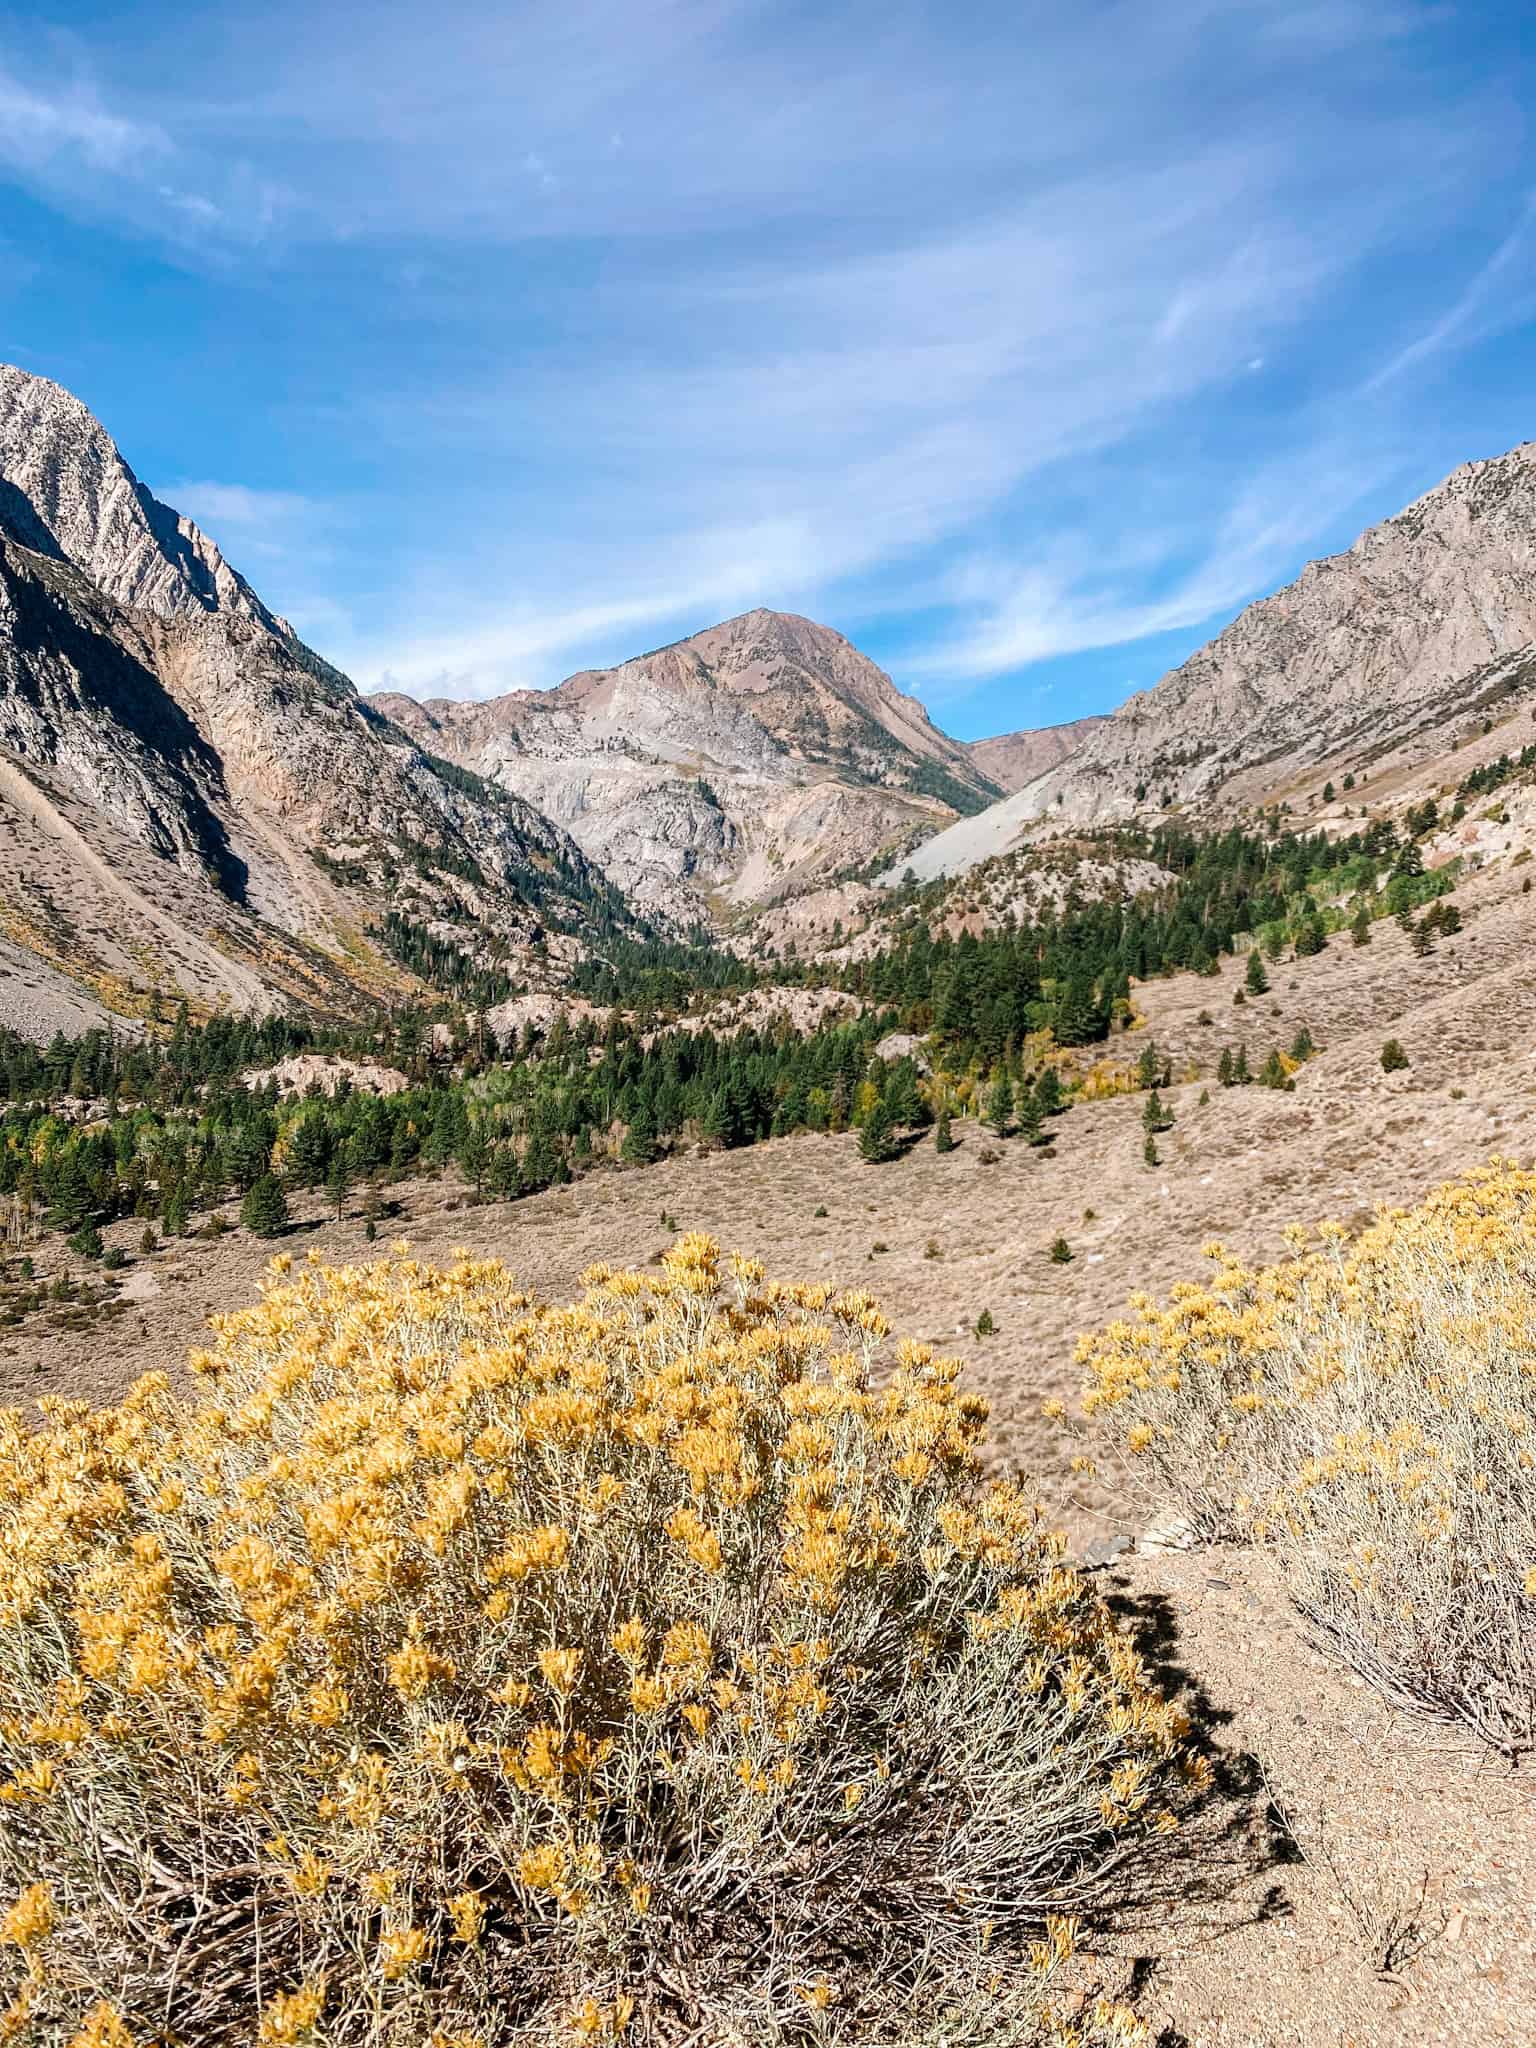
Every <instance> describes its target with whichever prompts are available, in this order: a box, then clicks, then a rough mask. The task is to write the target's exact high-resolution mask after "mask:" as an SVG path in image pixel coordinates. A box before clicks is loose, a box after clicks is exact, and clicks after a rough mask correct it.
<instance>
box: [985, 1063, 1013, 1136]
mask: <svg viewBox="0 0 1536 2048" xmlns="http://www.w3.org/2000/svg"><path fill="white" fill-rule="evenodd" d="M987 1124H988V1126H989V1128H990V1129H992V1130H993V1131H995V1132H996V1133H997V1135H998V1137H1000V1138H1006V1137H1007V1135H1008V1133H1009V1131H1010V1130H1011V1129H1012V1127H1013V1083H1012V1082H1011V1081H1010V1080H1009V1078H1008V1075H1007V1071H1006V1069H1005V1070H1003V1071H1002V1072H1000V1073H999V1074H998V1077H997V1079H996V1080H995V1081H994V1082H993V1083H992V1087H991V1089H990V1091H989V1093H988V1095H987Z"/></svg>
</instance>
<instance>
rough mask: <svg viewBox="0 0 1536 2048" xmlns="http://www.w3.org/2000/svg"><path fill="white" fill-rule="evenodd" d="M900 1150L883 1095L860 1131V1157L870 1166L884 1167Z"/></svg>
mask: <svg viewBox="0 0 1536 2048" xmlns="http://www.w3.org/2000/svg"><path fill="white" fill-rule="evenodd" d="M900 1150H901V1148H900V1146H899V1145H898V1144H897V1142H896V1129H895V1125H894V1124H893V1123H892V1121H891V1112H890V1110H889V1109H888V1108H887V1106H886V1101H885V1097H884V1096H883V1095H882V1096H881V1097H880V1098H879V1100H878V1101H877V1102H876V1103H875V1106H874V1108H873V1109H872V1110H871V1111H870V1112H869V1115H868V1116H867V1117H865V1119H864V1122H863V1125H862V1126H861V1128H860V1130H859V1157H860V1158H861V1159H862V1160H863V1161H864V1162H865V1164H866V1165H868V1166H882V1165H884V1163H885V1162H886V1160H888V1159H894V1158H895V1157H896V1156H897V1154H898V1152H899V1151H900Z"/></svg>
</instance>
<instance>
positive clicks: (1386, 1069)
mask: <svg viewBox="0 0 1536 2048" xmlns="http://www.w3.org/2000/svg"><path fill="white" fill-rule="evenodd" d="M1407 1064H1408V1055H1407V1053H1405V1052H1404V1051H1403V1048H1402V1045H1401V1044H1400V1042H1399V1041H1398V1040H1397V1039H1395V1038H1389V1039H1388V1040H1387V1042H1386V1044H1385V1045H1384V1046H1383V1047H1382V1048H1381V1071H1382V1072H1383V1073H1384V1074H1400V1073H1401V1072H1402V1070H1403V1069H1404V1067H1406V1066H1407Z"/></svg>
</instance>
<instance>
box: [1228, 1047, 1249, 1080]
mask: <svg viewBox="0 0 1536 2048" xmlns="http://www.w3.org/2000/svg"><path fill="white" fill-rule="evenodd" d="M1252 1079H1253V1076H1252V1074H1251V1073H1250V1072H1249V1071H1248V1048H1247V1046H1246V1045H1240V1046H1239V1047H1238V1048H1237V1058H1236V1059H1235V1060H1234V1061H1233V1063H1232V1081H1233V1085H1234V1086H1235V1087H1238V1088H1246V1087H1247V1086H1248V1084H1249V1083H1250V1082H1251V1081H1252Z"/></svg>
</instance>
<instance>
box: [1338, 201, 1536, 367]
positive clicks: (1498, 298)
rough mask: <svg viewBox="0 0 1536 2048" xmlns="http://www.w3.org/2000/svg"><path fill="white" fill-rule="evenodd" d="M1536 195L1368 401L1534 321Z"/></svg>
mask: <svg viewBox="0 0 1536 2048" xmlns="http://www.w3.org/2000/svg"><path fill="white" fill-rule="evenodd" d="M1533 230H1536V194H1532V195H1531V196H1529V197H1528V198H1527V199H1526V201H1525V204H1524V205H1523V207H1522V208H1521V210H1520V217H1519V219H1518V220H1517V221H1516V223H1515V225H1514V226H1513V227H1512V228H1511V229H1510V231H1509V233H1508V234H1507V235H1506V236H1505V237H1504V239H1503V240H1502V241H1501V242H1500V243H1499V245H1498V247H1497V248H1496V249H1495V250H1494V251H1493V253H1492V255H1491V256H1489V257H1488V259H1487V261H1486V262H1484V263H1483V264H1481V265H1480V267H1479V268H1478V270H1477V271H1476V273H1475V274H1474V276H1473V277H1472V279H1471V280H1470V282H1469V283H1468V284H1467V285H1466V287H1465V289H1464V290H1463V291H1461V292H1460V293H1459V294H1458V295H1457V297H1456V298H1455V299H1454V300H1453V301H1452V303H1451V304H1450V305H1449V306H1448V307H1447V308H1446V310H1445V311H1444V312H1443V313H1442V314H1441V315H1440V316H1439V317H1438V318H1437V319H1436V320H1435V321H1434V322H1433V323H1432V324H1431V325H1430V326H1429V327H1428V328H1427V329H1426V330H1425V331H1424V332H1423V333H1422V334H1417V335H1415V336H1414V338H1413V339H1412V340H1411V341H1410V342H1408V343H1407V344H1406V345H1405V346H1404V347H1402V348H1400V349H1398V350H1396V351H1395V353H1394V354H1392V355H1391V356H1389V357H1388V359H1387V361H1386V362H1385V363H1383V364H1382V366H1381V368H1380V369H1379V370H1377V371H1376V373H1375V374H1374V375H1373V376H1372V377H1370V378H1369V379H1367V381H1366V383H1365V385H1364V386H1363V388H1362V396H1365V397H1374V396H1375V395H1376V393H1377V392H1380V391H1384V390H1385V389H1386V388H1387V386H1388V385H1390V384H1394V383H1396V382H1397V381H1398V380H1399V379H1400V378H1402V377H1406V376H1407V375H1408V374H1409V373H1410V372H1411V371H1415V370H1420V369H1423V368H1425V367H1426V366H1427V365H1428V364H1429V363H1431V362H1432V361H1433V360H1434V358H1435V357H1437V356H1443V355H1445V354H1447V353H1448V352H1450V351H1452V350H1455V349H1461V348H1467V347H1469V346H1471V345H1472V343H1474V342H1476V341H1479V340H1482V339H1484V338H1486V336H1488V335H1489V334H1492V333H1501V332H1506V331H1507V330H1508V329H1509V328H1511V327H1516V326H1519V325H1520V324H1521V323H1522V322H1524V321H1526V320H1528V319H1529V318H1530V315H1531V312H1532V310H1533V307H1536V264H1533V256H1536V233H1533Z"/></svg>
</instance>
